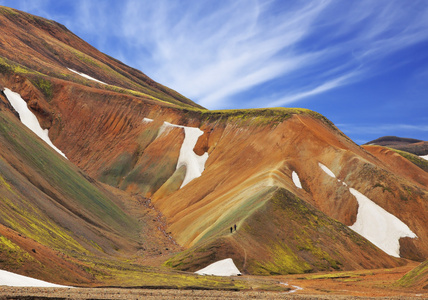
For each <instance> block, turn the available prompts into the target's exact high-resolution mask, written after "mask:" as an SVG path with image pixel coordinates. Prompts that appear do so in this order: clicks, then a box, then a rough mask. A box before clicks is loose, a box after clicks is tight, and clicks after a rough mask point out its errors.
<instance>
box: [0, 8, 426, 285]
mask: <svg viewBox="0 0 428 300" xmlns="http://www.w3.org/2000/svg"><path fill="white" fill-rule="evenodd" d="M0 11H1V13H0V22H2V24H4V25H5V26H1V27H0V33H1V34H0V42H1V45H2V46H1V47H0V71H1V72H0V85H1V86H3V87H7V88H9V89H11V90H13V91H15V92H18V93H19V94H20V95H21V96H22V98H23V99H24V100H25V101H27V103H28V106H29V107H30V109H31V110H32V111H33V112H34V114H35V115H36V116H37V117H38V119H39V122H40V124H41V126H42V127H43V128H48V129H49V135H50V139H51V140H52V142H53V143H54V144H55V146H56V147H58V148H59V149H60V150H61V151H62V152H64V153H65V155H66V156H67V158H68V159H69V162H64V161H60V159H59V158H56V157H55V155H56V154H55V153H54V152H52V151H51V150H49V149H48V150H47V148H46V147H44V146H43V145H42V146H40V145H39V143H41V142H40V141H38V142H35V141H36V140H37V139H35V138H34V140H35V141H34V142H31V143H25V142H24V140H27V139H33V137H31V138H30V137H29V136H30V132H28V131H26V130H25V129H24V128H23V127H22V128H21V125H20V123H19V120H18V118H17V116H16V115H14V111H13V109H12V108H11V107H10V105H9V103H8V101H7V99H6V98H5V97H4V95H2V96H0V100H1V101H0V105H1V106H0V108H1V111H0V112H1V116H2V118H3V119H2V120H4V121H3V123H2V124H3V125H2V126H3V127H2V128H3V130H2V131H1V132H0V133H1V136H0V138H1V139H2V143H3V144H2V147H1V150H0V155H1V156H0V158H1V159H2V160H1V161H0V167H2V168H3V169H1V168H0V170H2V171H3V172H5V173H6V172H9V173H10V174H15V173H16V174H15V175H14V176H13V177H11V176H12V175H8V176H9V177H8V178H5V176H4V175H2V176H3V178H4V182H5V183H4V184H2V186H1V188H2V189H3V190H4V191H6V190H8V192H7V193H6V192H5V194H2V195H6V196H5V197H6V199H8V200H10V201H12V200H11V199H15V198H14V197H15V196H13V195H15V194H16V193H20V194H19V195H20V196H19V197H20V199H21V200H20V202H19V203H22V204H20V205H21V206H22V207H24V208H20V209H23V211H26V212H28V209H26V208H25V206H27V207H29V206H30V205H35V206H37V207H38V209H40V211H41V213H40V215H41V216H42V217H41V218H43V219H44V220H46V221H47V222H49V224H51V227H52V229H47V230H48V231H47V232H49V230H50V231H52V232H55V231H54V229H55V230H56V231H58V232H61V234H59V236H61V238H60V239H54V240H51V239H50V238H48V237H47V235H46V233H43V234H42V233H41V234H40V235H32V236H31V238H32V239H34V242H36V243H39V244H40V245H43V246H44V247H47V248H48V249H51V248H52V249H60V250H64V251H68V253H72V251H73V250H74V251H86V252H88V255H90V254H91V253H98V252H100V253H103V255H107V256H110V257H120V256H132V255H134V256H135V255H137V256H141V257H145V255H146V254H145V253H144V251H143V250H142V249H147V248H151V249H156V247H159V248H166V246H165V245H169V246H168V247H167V248H169V249H173V250H174V251H178V250H179V249H180V250H182V251H181V252H177V253H176V254H175V255H174V256H171V258H170V259H169V260H168V261H167V263H166V264H167V265H169V266H172V267H175V268H178V269H182V270H191V271H195V270H199V269H201V268H203V267H205V266H207V265H209V264H210V263H213V262H215V261H218V260H221V259H225V258H232V259H233V261H234V262H235V264H236V266H237V267H238V269H239V270H240V271H241V272H243V273H250V274H285V273H302V272H315V271H321V270H335V269H336V270H338V269H346V270H349V269H358V268H379V267H395V266H399V265H401V264H404V263H405V261H404V260H401V259H399V258H395V257H392V256H390V255H388V254H386V253H385V252H383V251H382V250H381V249H379V248H377V247H376V246H374V245H373V244H372V243H371V242H370V241H369V240H368V239H367V237H363V236H360V235H359V234H357V233H356V232H354V231H352V230H351V229H350V228H349V226H351V225H353V224H354V223H355V222H356V220H357V214H358V211H359V205H358V201H357V199H356V198H355V196H354V195H353V194H352V193H351V192H350V188H352V189H355V190H357V191H358V192H360V193H362V194H364V195H365V196H366V197H367V198H369V199H370V200H371V201H373V202H374V203H376V204H377V205H378V206H380V207H382V208H383V209H384V210H386V211H387V212H388V213H390V214H392V215H394V216H396V217H397V218H398V219H399V220H401V221H402V222H403V223H405V224H406V225H407V226H408V227H409V229H410V230H411V231H412V232H413V233H414V234H415V235H416V236H417V238H410V237H406V238H401V239H400V240H399V244H400V252H399V254H400V256H401V257H402V258H408V259H413V260H418V261H422V260H424V259H426V258H427V256H428V227H427V226H426V224H427V223H428V220H427V219H428V216H427V211H428V209H427V208H428V207H427V206H428V201H427V200H428V190H427V186H428V175H427V173H426V172H425V171H423V170H422V169H420V168H419V167H417V166H416V165H414V164H413V163H412V162H410V161H409V160H407V159H405V158H403V157H402V156H400V155H398V154H395V153H391V152H390V151H389V150H384V149H385V148H380V147H373V146H365V147H364V148H362V147H360V146H358V145H356V144H355V143H353V142H352V141H351V140H350V139H349V138H348V137H346V136H345V135H344V134H343V133H341V132H340V131H339V130H338V129H337V128H336V127H335V126H334V125H333V124H332V123H331V122H329V121H328V120H327V119H326V118H324V117H323V116H321V115H319V114H317V113H315V112H312V111H308V110H304V109H285V108H282V109H281V108H278V109H255V110H232V111H208V110H204V109H202V108H200V107H199V106H198V105H196V104H194V103H193V102H191V101H190V100H188V99H187V98H185V97H183V96H181V95H179V94H178V93H176V92H174V91H172V90H169V89H168V88H166V87H163V86H161V85H160V84H158V83H155V82H153V81H151V80H150V79H149V78H148V77H147V76H145V75H144V74H142V73H141V72H139V71H136V70H134V69H131V68H129V67H127V66H125V65H123V64H121V63H120V62H118V61H116V60H114V59H111V58H110V57H108V56H106V55H104V54H102V53H100V52H98V51H97V50H96V49H94V48H92V47H90V46H89V45H87V44H86V43H84V42H83V41H82V40H80V39H79V38H77V37H76V36H74V35H73V34H72V33H70V32H69V31H67V30H66V29H65V28H63V27H62V26H61V25H59V24H57V23H55V22H51V21H47V20H44V19H41V18H37V17H34V16H30V15H28V14H24V13H20V12H17V11H14V10H10V9H6V8H1V10H0ZM17 20H20V22H16V21H17ZM34 20H36V21H34ZM29 33H31V34H32V36H38V37H41V38H42V39H34V40H33V39H32V38H31V36H30V35H29ZM43 40H44V41H45V42H43ZM29 45H33V47H29ZM12 49H13V50H14V51H15V53H16V55H15V56H13V55H11V51H12ZM67 68H72V69H73V70H77V71H79V72H82V73H85V74H88V75H89V76H91V77H93V78H96V79H98V80H101V81H103V82H105V83H107V85H103V84H100V83H98V82H96V81H93V80H90V79H85V78H84V77H82V76H79V75H78V74H75V73H73V72H71V71H69V70H68V69H67ZM165 122H168V123H170V124H174V125H179V126H171V127H170V128H168V129H167V130H166V131H163V133H162V134H160V131H161V130H164V129H165V128H164V127H163V125H164V124H165ZM5 124H9V125H7V126H6V125H5ZM183 126H186V127H194V128H199V129H200V130H202V131H203V133H202V134H201V135H200V136H199V137H198V138H197V141H196V145H195V147H194V149H192V150H190V151H193V152H194V154H195V155H197V156H202V155H205V153H207V154H208V159H207V160H206V162H205V163H204V170H203V172H202V174H201V176H199V177H195V178H194V179H193V180H191V181H190V182H188V183H187V184H186V185H184V186H183V187H182V183H183V180H184V178H185V177H186V174H187V171H188V170H187V166H186V165H183V166H179V167H177V162H178V160H179V156H180V151H181V149H182V146H183V142H184V140H185V138H186V136H185V134H186V131H185V130H184V129H183ZM11 128H18V129H16V130H19V132H15V131H14V130H12V129H11ZM21 131H22V132H21ZM20 139H22V140H21V142H18V141H19V140H20ZM33 144H34V145H35V144H37V147H36V146H34V145H33ZM3 145H5V146H3ZM28 147H29V148H28ZM50 156H53V157H55V158H51V157H50ZM321 165H323V166H325V167H326V168H328V169H329V171H330V172H331V173H332V174H333V175H334V176H331V175H332V174H330V175H329V174H327V173H328V172H327V173H326V171H325V170H323V169H322V168H321V167H320V166H321ZM57 169H58V172H56V171H55V170H57ZM69 169H70V170H71V171H61V170H69ZM53 171H55V172H53ZM13 172H15V173H13ZM52 172H53V173H52ZM2 174H4V173H2ZM49 174H50V175H49ZM293 174H296V175H294V176H297V177H298V178H299V181H300V184H301V186H296V184H295V181H293ZM0 179H1V178H0ZM69 180H71V181H69ZM20 182H24V183H25V184H28V185H29V186H31V190H32V191H33V192H32V194H33V195H36V194H40V197H32V196H31V195H28V194H25V193H24V192H23V191H24V188H21V187H20V185H23V184H24V183H20ZM84 186H86V188H83V187H84ZM80 190H84V191H85V192H84V194H83V195H81V194H79V193H78V192H77V191H80ZM94 195H95V196H94ZM82 197H83V198H82ZM118 199H119V200H118ZM143 202H144V203H145V204H147V205H148V206H147V207H149V208H150V210H152V208H153V209H155V211H156V213H159V214H160V215H158V216H156V217H153V216H152V214H153V212H152V214H150V213H148V212H147V213H146V212H143V208H142V207H144V206H143ZM5 203H6V202H5ZM11 203H14V201H12V202H11ZM34 203H36V204H34ZM59 211H60V212H61V213H60V214H59ZM153 211H154V210H153ZM3 212H4V214H3V217H2V218H0V223H1V224H2V225H5V226H7V227H10V228H11V229H13V230H14V232H16V234H15V235H13V234H9V236H10V239H9V240H11V241H12V242H14V243H15V242H16V243H18V234H23V235H29V233H28V231H26V229H25V228H26V225H25V222H29V220H27V221H26V220H24V219H22V217H20V215H22V212H21V211H20V210H19V209H17V208H13V205H12V204H10V205H9V206H7V207H6V206H5V207H3ZM6 215H7V217H6ZM59 216H60V217H59ZM159 216H161V217H159ZM138 218H140V222H138V220H137V219H138ZM36 219H37V218H36V217H35V215H34V214H33V215H32V217H31V218H30V220H32V221H31V222H32V224H33V225H31V226H35V227H37V228H38V227H40V226H42V225H41V224H40V223H39V222H38V221H37V220H36ZM152 219H153V220H154V221H159V220H160V219H162V226H158V223H156V222H155V223H153V222H154V221H153V222H150V221H151V220H152ZM141 220H143V222H141ZM137 223H138V224H139V225H136V224H137ZM17 224H19V225H17ZM235 224H236V225H237V230H236V231H235V230H233V232H232V233H231V232H230V227H233V226H234V225H235ZM1 228H2V227H0V230H1ZM159 228H161V229H162V230H161V231H160V229H159ZM171 240H174V242H175V243H176V244H174V243H172V242H171V243H170V244H168V243H169V242H168V241H171ZM1 242H2V243H3V244H2V245H3V246H4V245H6V242H5V241H1ZM147 245H151V246H150V247H148V246H147ZM156 245H157V246H156ZM159 245H161V247H160V246H159ZM73 247H74V248H76V249H78V250H76V249H74V248H73ZM174 247H175V248H174ZM179 247H182V248H179ZM22 249H23V250H22V251H24V252H23V254H22V255H23V256H25V253H29V252H28V251H29V250H28V249H29V248H28V247H23V248H22ZM97 251H98V252H97ZM165 259H166V258H165ZM165 259H164V261H165ZM9 261H11V259H9ZM159 261H162V260H159ZM16 268H19V267H16ZM52 268H54V266H53V267H52ZM70 268H71V267H70ZM81 276H85V275H84V274H83V275H81ZM67 280H69V279H67V278H65V279H64V281H65V282H66V281H67ZM82 280H83V279H82ZM85 280H90V279H85Z"/></svg>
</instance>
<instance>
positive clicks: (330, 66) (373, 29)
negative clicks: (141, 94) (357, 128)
mask: <svg viewBox="0 0 428 300" xmlns="http://www.w3.org/2000/svg"><path fill="white" fill-rule="evenodd" d="M126 3H127V4H126V8H125V10H124V11H123V14H122V15H120V16H119V20H121V21H120V22H119V25H120V28H121V29H120V30H121V32H123V33H124V34H125V35H126V41H128V43H130V44H132V46H134V47H137V48H138V47H140V48H141V49H143V48H144V51H143V53H145V55H142V56H140V57H136V58H135V59H137V61H136V62H134V63H136V64H138V65H139V66H140V67H141V69H143V70H145V71H146V72H147V73H148V74H149V75H150V76H152V77H154V78H155V79H156V80H158V81H160V82H162V83H164V84H166V85H168V86H170V87H173V88H175V89H177V90H178V91H180V92H181V93H183V94H185V95H186V96H188V97H190V98H192V99H194V100H196V101H197V102H199V103H200V104H202V105H204V106H206V107H209V108H221V107H228V106H233V104H231V101H232V102H233V99H234V98H235V96H236V95H238V94H239V93H242V92H248V91H250V90H251V89H254V88H257V87H259V86H260V85H262V84H265V83H267V82H271V81H273V80H276V81H277V82H278V85H277V86H275V89H274V90H275V95H276V97H277V98H276V99H272V100H271V101H270V102H264V103H260V104H259V106H281V105H288V104H290V103H293V102H297V101H299V100H302V99H305V98H308V97H313V96H316V95H319V94H321V93H325V92H327V91H329V90H332V89H336V88H338V87H340V86H343V85H346V84H349V83H352V82H357V81H359V80H362V79H366V78H367V77H370V76H373V75H374V74H376V73H379V72H385V70H387V68H391V67H393V66H392V65H391V64H387V65H386V66H383V65H382V60H383V59H385V57H387V56H388V55H392V54H394V53H397V52H398V51H400V50H401V49H404V48H406V47H409V46H411V45H414V44H416V43H418V42H420V41H423V40H426V39H427V35H426V34H425V33H426V30H427V28H428V27H427V25H428V24H427V21H426V19H425V18H424V16H426V12H424V11H417V9H418V7H416V6H414V5H413V6H412V5H410V7H407V8H403V6H402V5H401V4H400V1H398V2H397V1H358V2H353V3H349V2H348V4H346V3H344V2H340V1H304V2H292V3H293V4H292V5H289V6H288V7H286V8H285V7H284V5H282V4H281V2H280V1H278V2H275V1H270V2H266V1H233V2H227V3H226V2H217V3H216V5H215V6H214V7H206V6H205V5H206V4H207V3H206V2H205V3H203V2H198V4H196V5H195V3H192V4H189V3H188V2H184V3H180V4H177V3H176V2H174V3H175V4H171V2H170V1H169V2H168V1H157V2H156V5H152V4H147V3H144V2H142V1H127V2H126ZM201 3H203V4H201ZM211 5H212V3H211ZM279 79H280V80H279ZM255 94H256V92H255ZM268 98H269V97H268ZM236 100H237V99H236ZM235 105H237V104H235ZM237 106H239V104H238V105H237Z"/></svg>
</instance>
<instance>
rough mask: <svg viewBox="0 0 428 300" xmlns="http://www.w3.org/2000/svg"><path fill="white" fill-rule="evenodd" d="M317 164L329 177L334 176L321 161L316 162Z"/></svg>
mask: <svg viewBox="0 0 428 300" xmlns="http://www.w3.org/2000/svg"><path fill="white" fill-rule="evenodd" d="M318 165H319V166H320V168H321V169H322V170H323V171H324V172H325V173H326V174H327V175H328V176H330V177H333V178H336V175H334V173H333V172H332V171H331V170H330V169H329V168H327V167H326V166H324V165H323V164H322V163H320V162H319V163H318Z"/></svg>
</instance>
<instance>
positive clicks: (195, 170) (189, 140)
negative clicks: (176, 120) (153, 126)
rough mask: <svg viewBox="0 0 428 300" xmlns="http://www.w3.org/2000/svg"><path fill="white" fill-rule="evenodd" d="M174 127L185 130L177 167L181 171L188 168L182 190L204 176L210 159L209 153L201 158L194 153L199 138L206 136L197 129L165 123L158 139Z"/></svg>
mask: <svg viewBox="0 0 428 300" xmlns="http://www.w3.org/2000/svg"><path fill="white" fill-rule="evenodd" d="M173 127H177V128H183V129H184V141H183V144H182V145H181V148H180V155H179V156H178V161H177V167H176V169H179V168H180V167H181V166H186V175H185V176H184V180H183V183H182V184H181V186H180V188H182V187H183V186H185V185H186V184H188V183H189V182H190V181H192V180H193V179H195V178H198V177H200V176H201V175H202V172H203V171H204V169H205V163H206V161H207V159H208V152H205V153H204V154H203V155H201V156H199V155H197V154H196V153H195V152H194V151H193V148H195V145H196V143H197V141H198V139H199V137H200V136H201V135H203V134H204V132H203V131H202V130H200V129H199V128H197V127H187V126H181V125H175V124H171V123H168V122H164V123H163V124H162V126H161V128H160V129H159V133H158V136H157V137H159V136H160V135H162V134H163V133H164V132H165V131H166V130H168V128H173Z"/></svg>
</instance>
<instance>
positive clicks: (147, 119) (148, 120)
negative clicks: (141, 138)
mask: <svg viewBox="0 0 428 300" xmlns="http://www.w3.org/2000/svg"><path fill="white" fill-rule="evenodd" d="M151 122H153V120H152V119H149V118H144V119H143V123H151Z"/></svg>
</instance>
